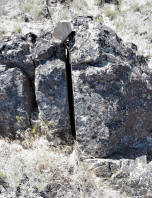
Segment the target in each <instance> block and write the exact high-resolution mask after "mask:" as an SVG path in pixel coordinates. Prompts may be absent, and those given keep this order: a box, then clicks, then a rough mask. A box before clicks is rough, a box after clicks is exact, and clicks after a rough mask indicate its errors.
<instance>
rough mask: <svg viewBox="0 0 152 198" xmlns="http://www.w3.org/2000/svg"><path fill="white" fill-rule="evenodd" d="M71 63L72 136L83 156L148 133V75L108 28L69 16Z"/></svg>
mask: <svg viewBox="0 0 152 198" xmlns="http://www.w3.org/2000/svg"><path fill="white" fill-rule="evenodd" d="M73 26H74V30H75V31H76V35H75V38H74V39H73V40H71V43H70V45H71V47H70V53H71V64H72V76H73V87H74V107H75V123H76V138H77V141H78V142H79V143H80V145H81V148H82V149H83V150H84V151H85V152H86V153H87V154H89V155H92V156H94V157H95V156H96V157H105V156H109V155H111V154H112V153H113V152H115V151H117V150H119V149H122V148H125V147H127V146H135V147H138V146H141V145H142V141H140V140H142V139H143V142H144V138H148V137H149V138H151V129H152V122H151V116H152V100H151V97H152V84H151V83H152V81H151V80H152V78H151V74H150V73H148V67H147V64H146V62H145V60H144V58H143V57H139V56H136V54H135V53H134V51H133V49H131V48H128V47H126V46H125V45H124V44H123V43H122V41H121V39H120V38H119V37H118V36H117V35H116V34H115V33H114V32H113V31H112V30H111V29H110V28H108V27H106V26H103V25H101V24H96V23H95V22H94V21H93V19H92V18H91V17H87V18H85V19H84V18H82V17H78V18H76V19H75V20H74V21H73Z"/></svg>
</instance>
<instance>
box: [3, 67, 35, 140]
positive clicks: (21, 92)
mask: <svg viewBox="0 0 152 198" xmlns="http://www.w3.org/2000/svg"><path fill="white" fill-rule="evenodd" d="M0 67H1V66H0ZM32 94H33V93H32V91H31V88H30V86H29V82H28V79H27V78H26V76H25V75H24V74H23V73H22V72H21V70H20V69H18V68H12V69H8V70H7V71H4V72H1V73H0V135H2V136H10V137H13V135H14V134H15V132H16V131H17V130H18V129H23V130H25V129H26V128H28V127H30V114H31V110H32V109H31V108H32Z"/></svg>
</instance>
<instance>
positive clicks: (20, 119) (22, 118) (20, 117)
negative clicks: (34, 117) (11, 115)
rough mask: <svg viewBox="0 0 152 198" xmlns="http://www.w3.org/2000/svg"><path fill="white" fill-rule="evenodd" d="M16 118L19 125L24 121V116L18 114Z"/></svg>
mask: <svg viewBox="0 0 152 198" xmlns="http://www.w3.org/2000/svg"><path fill="white" fill-rule="evenodd" d="M16 120H17V123H18V125H21V123H22V122H23V121H24V117H22V116H16Z"/></svg>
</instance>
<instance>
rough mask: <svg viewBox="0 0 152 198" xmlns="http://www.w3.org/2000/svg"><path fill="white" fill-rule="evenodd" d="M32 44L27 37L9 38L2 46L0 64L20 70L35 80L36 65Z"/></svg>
mask: <svg viewBox="0 0 152 198" xmlns="http://www.w3.org/2000/svg"><path fill="white" fill-rule="evenodd" d="M30 46H31V43H30V42H28V40H27V38H26V37H25V36H23V37H22V36H16V37H14V38H13V39H11V38H8V39H6V40H4V41H3V42H2V43H1V44H0V64H1V65H6V66H7V67H8V68H10V67H13V68H14V67H18V68H20V69H21V70H22V71H23V72H24V73H25V74H26V75H27V76H28V77H29V78H31V79H33V78H34V65H33V61H32V58H31V52H30Z"/></svg>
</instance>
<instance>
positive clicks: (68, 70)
mask: <svg viewBox="0 0 152 198" xmlns="http://www.w3.org/2000/svg"><path fill="white" fill-rule="evenodd" d="M64 44H65V58H66V59H65V63H66V78H67V89H68V104H69V116H70V124H71V133H72V136H73V137H74V138H76V131H75V115H74V99H73V86H72V72H71V63H70V54H69V48H68V40H67V41H66V42H65V43H64Z"/></svg>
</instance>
